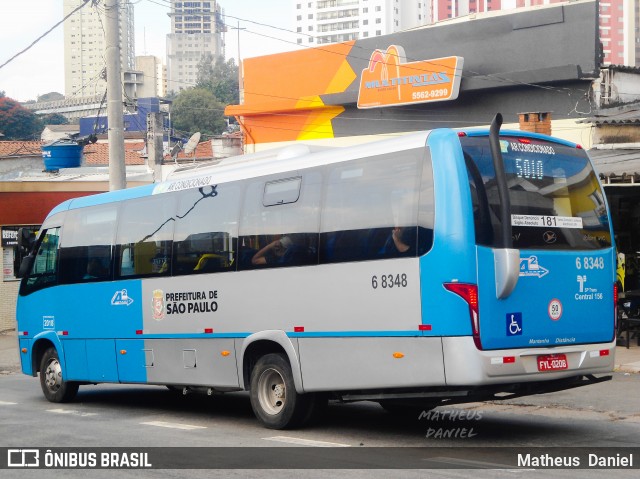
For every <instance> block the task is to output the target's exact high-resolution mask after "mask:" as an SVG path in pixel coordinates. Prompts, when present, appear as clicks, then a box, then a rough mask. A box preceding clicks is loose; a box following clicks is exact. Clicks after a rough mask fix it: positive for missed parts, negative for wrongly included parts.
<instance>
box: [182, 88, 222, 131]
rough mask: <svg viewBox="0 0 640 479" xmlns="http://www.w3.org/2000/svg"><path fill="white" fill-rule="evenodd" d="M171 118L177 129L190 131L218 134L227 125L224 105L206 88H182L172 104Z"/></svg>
mask: <svg viewBox="0 0 640 479" xmlns="http://www.w3.org/2000/svg"><path fill="white" fill-rule="evenodd" d="M171 119H172V121H173V126H174V128H175V129H177V130H180V131H184V132H189V133H195V132H196V131H199V132H201V133H203V134H205V135H218V134H220V133H222V132H223V131H224V130H225V128H226V126H227V123H226V121H225V119H224V105H223V104H222V103H220V102H219V101H218V100H217V99H216V97H215V96H213V93H211V92H210V91H209V90H205V89H204V88H189V89H187V90H182V91H181V92H180V93H179V94H178V96H177V98H176V99H175V100H174V102H173V105H172V106H171Z"/></svg>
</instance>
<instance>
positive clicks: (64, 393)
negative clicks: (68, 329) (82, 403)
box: [40, 347, 79, 403]
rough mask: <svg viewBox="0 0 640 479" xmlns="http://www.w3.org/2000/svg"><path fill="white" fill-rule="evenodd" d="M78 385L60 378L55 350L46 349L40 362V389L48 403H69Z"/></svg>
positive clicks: (60, 370)
mask: <svg viewBox="0 0 640 479" xmlns="http://www.w3.org/2000/svg"><path fill="white" fill-rule="evenodd" d="M78 386H79V384H78V383H76V382H72V381H66V380H65V379H64V378H63V377H62V366H61V365H60V359H59V357H58V351H56V348H53V347H51V348H49V349H47V350H46V351H45V352H44V354H43V355H42V361H40V387H41V388H42V392H43V393H44V397H45V398H47V400H48V401H50V402H56V403H62V402H69V401H72V400H73V398H75V396H76V394H77V392H78Z"/></svg>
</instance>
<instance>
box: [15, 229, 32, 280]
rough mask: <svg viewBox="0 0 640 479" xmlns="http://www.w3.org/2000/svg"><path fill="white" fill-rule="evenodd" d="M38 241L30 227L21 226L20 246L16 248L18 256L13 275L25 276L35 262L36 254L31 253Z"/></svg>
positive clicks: (19, 231) (19, 234)
mask: <svg viewBox="0 0 640 479" xmlns="http://www.w3.org/2000/svg"><path fill="white" fill-rule="evenodd" d="M35 242H36V235H35V233H34V232H33V230H32V229H30V228H20V229H19V230H18V247H17V248H16V258H15V262H14V264H13V275H14V276H15V277H16V278H23V277H25V276H26V275H27V274H29V271H31V265H32V264H33V259H34V256H31V255H29V253H30V252H31V250H32V249H33V245H34V244H35Z"/></svg>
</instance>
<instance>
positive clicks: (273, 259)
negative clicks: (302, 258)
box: [251, 236, 295, 266]
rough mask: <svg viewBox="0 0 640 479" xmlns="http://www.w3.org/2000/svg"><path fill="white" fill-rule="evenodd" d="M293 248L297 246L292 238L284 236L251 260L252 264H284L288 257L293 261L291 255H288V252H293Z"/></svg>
mask: <svg viewBox="0 0 640 479" xmlns="http://www.w3.org/2000/svg"><path fill="white" fill-rule="evenodd" d="M292 248H295V245H294V244H293V241H292V240H291V238H290V237H288V236H283V237H282V238H280V239H277V240H275V241H272V242H271V243H269V244H268V245H267V246H265V247H264V248H262V249H260V250H259V251H258V252H257V253H256V254H254V255H253V258H251V263H252V264H253V265H256V266H260V265H265V264H276V263H284V262H285V258H286V257H289V259H292V256H291V254H289V255H287V252H289V251H291V250H292Z"/></svg>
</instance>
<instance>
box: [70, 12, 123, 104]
mask: <svg viewBox="0 0 640 479" xmlns="http://www.w3.org/2000/svg"><path fill="white" fill-rule="evenodd" d="M82 3H84V0H64V15H65V16H66V15H68V14H69V13H71V12H72V11H73V10H74V9H76V8H77V7H78V6H79V5H81V4H82ZM118 11H119V13H120V68H121V69H122V71H124V70H132V69H133V68H134V67H135V40H134V29H133V4H132V3H127V2H123V3H121V4H120V5H119V7H118ZM105 15H106V12H105V6H104V3H103V2H101V3H96V4H95V5H87V6H85V7H84V8H81V9H80V10H78V11H77V12H76V13H75V14H74V15H72V16H71V17H70V18H69V19H67V20H66V21H65V22H64V84H65V96H66V97H67V98H69V97H84V96H93V95H100V94H102V93H103V92H104V90H105V88H106V85H107V83H106V75H103V69H104V67H105V61H104V51H105V48H106V39H105V33H104V25H105Z"/></svg>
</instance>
